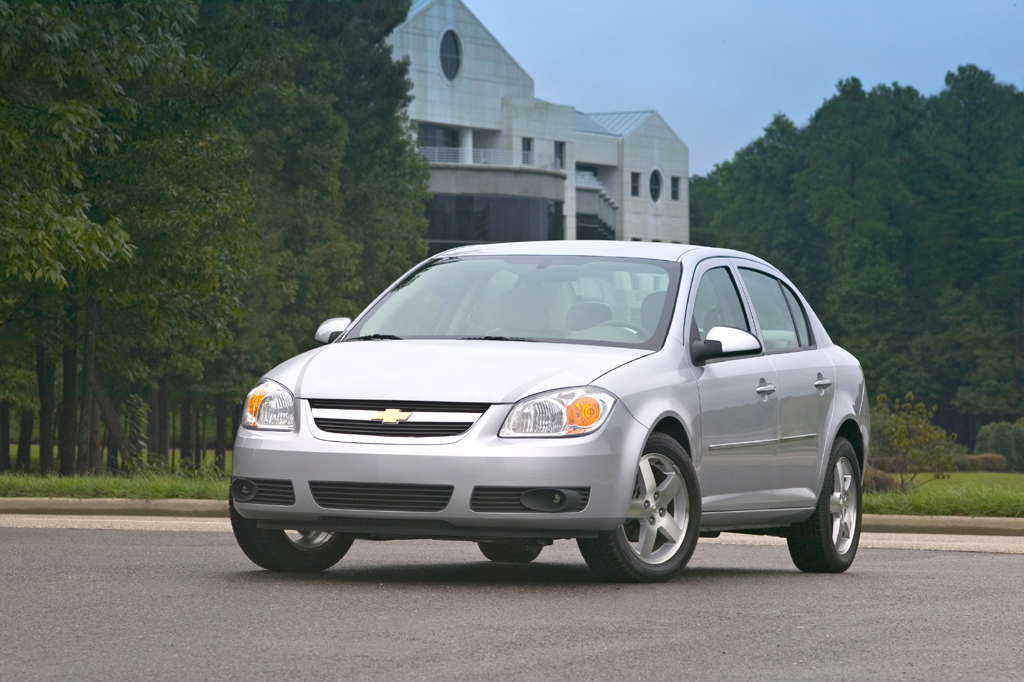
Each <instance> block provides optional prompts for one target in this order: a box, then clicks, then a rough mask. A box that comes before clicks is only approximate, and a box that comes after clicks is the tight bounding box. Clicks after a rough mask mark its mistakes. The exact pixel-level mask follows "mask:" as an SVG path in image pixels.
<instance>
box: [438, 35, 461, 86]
mask: <svg viewBox="0 0 1024 682" xmlns="http://www.w3.org/2000/svg"><path fill="white" fill-rule="evenodd" d="M461 66H462V48H461V47H460V46H459V37H458V36H457V35H455V31H445V34H444V36H443V37H442V38H441V70H442V71H444V77H445V78H447V79H448V80H450V81H453V80H455V77H456V76H458V75H459V67H461Z"/></svg>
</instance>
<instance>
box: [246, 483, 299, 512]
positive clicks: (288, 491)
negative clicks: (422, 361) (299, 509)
mask: <svg viewBox="0 0 1024 682" xmlns="http://www.w3.org/2000/svg"><path fill="white" fill-rule="evenodd" d="M249 480H251V481H252V482H253V483H255V484H256V497H254V498H252V499H251V500H249V502H253V503H256V504H283V505H292V504H295V489H294V488H293V487H292V482H291V481H283V480H274V479H269V478H252V479H249Z"/></svg>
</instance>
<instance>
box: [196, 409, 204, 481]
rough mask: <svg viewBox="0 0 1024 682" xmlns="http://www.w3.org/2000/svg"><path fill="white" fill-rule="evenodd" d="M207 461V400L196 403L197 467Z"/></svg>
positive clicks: (200, 467)
mask: <svg viewBox="0 0 1024 682" xmlns="http://www.w3.org/2000/svg"><path fill="white" fill-rule="evenodd" d="M205 461H206V401H205V400H200V401H198V404H197V405H196V469H197V470H199V469H202V468H203V462H205Z"/></svg>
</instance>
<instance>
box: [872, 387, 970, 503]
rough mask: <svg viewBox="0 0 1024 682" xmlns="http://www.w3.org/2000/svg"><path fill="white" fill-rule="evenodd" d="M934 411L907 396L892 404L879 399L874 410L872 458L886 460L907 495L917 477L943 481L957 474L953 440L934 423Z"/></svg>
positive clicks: (886, 399) (882, 396) (886, 398)
mask: <svg viewBox="0 0 1024 682" xmlns="http://www.w3.org/2000/svg"><path fill="white" fill-rule="evenodd" d="M933 413H934V410H929V409H928V408H927V407H925V405H924V403H921V402H917V403H915V402H914V395H913V394H912V393H908V394H907V395H906V397H904V399H903V401H902V402H901V401H900V399H899V398H896V399H895V400H893V401H892V403H891V404H890V403H889V399H888V396H886V395H884V394H883V395H880V396H878V398H877V399H876V400H875V403H874V405H873V406H872V410H871V449H872V457H873V458H878V459H881V460H883V461H884V462H885V463H886V464H887V466H886V467H885V468H886V469H888V470H890V471H891V472H892V473H894V474H896V478H897V480H898V482H899V489H900V490H902V491H904V492H905V491H907V490H909V489H910V487H911V486H912V485H913V482H914V479H915V478H917V475H918V474H921V473H930V474H934V476H935V478H944V477H945V476H946V475H947V472H950V471H956V462H957V458H956V455H955V454H954V452H955V450H954V439H953V438H950V436H949V435H948V434H947V433H946V431H945V430H944V429H943V428H942V427H940V426H936V425H935V424H932V423H931V418H932V414H933Z"/></svg>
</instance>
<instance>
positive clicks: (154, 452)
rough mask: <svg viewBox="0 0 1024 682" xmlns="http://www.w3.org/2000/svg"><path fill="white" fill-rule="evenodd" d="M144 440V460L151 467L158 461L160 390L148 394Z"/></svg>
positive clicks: (153, 390) (156, 389)
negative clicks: (147, 417) (147, 414)
mask: <svg viewBox="0 0 1024 682" xmlns="http://www.w3.org/2000/svg"><path fill="white" fill-rule="evenodd" d="M147 435H148V438H147V440H146V453H147V454H146V460H147V462H148V463H149V465H150V466H151V467H153V466H156V464H157V462H159V461H160V454H159V450H160V389H159V388H153V389H152V390H151V391H150V392H149V428H148V429H147Z"/></svg>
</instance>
